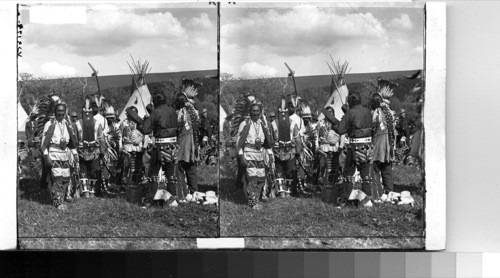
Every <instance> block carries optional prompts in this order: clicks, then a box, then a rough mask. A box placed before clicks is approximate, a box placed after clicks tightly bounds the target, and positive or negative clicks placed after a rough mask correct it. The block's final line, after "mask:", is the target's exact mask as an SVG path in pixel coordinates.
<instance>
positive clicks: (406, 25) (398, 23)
mask: <svg viewBox="0 0 500 278" xmlns="http://www.w3.org/2000/svg"><path fill="white" fill-rule="evenodd" d="M388 26H389V27H390V28H393V29H400V30H411V29H413V22H412V21H411V19H410V16H409V15H408V14H401V15H400V16H399V17H398V18H394V19H393V20H391V21H390V22H389V25H388Z"/></svg>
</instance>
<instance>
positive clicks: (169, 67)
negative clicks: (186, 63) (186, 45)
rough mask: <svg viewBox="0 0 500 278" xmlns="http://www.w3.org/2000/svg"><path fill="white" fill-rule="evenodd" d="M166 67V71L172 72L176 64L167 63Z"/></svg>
mask: <svg viewBox="0 0 500 278" xmlns="http://www.w3.org/2000/svg"><path fill="white" fill-rule="evenodd" d="M167 69H168V71H170V72H174V71H175V70H176V69H177V67H176V66H174V65H168V67H167Z"/></svg>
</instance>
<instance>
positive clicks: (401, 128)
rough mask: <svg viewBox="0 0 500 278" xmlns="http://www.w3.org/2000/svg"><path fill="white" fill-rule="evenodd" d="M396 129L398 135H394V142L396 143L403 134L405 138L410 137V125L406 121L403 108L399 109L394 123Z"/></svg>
mask: <svg viewBox="0 0 500 278" xmlns="http://www.w3.org/2000/svg"><path fill="white" fill-rule="evenodd" d="M396 131H397V132H398V135H397V137H396V143H398V142H399V141H400V140H401V138H402V137H403V136H404V137H406V138H410V125H409V123H408V119H407V118H406V110H405V109H401V110H400V111H399V117H398V120H397V124H396Z"/></svg>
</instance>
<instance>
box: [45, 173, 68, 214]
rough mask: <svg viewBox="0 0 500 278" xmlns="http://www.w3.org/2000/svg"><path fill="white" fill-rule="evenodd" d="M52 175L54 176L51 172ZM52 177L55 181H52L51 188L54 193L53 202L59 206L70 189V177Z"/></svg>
mask: <svg viewBox="0 0 500 278" xmlns="http://www.w3.org/2000/svg"><path fill="white" fill-rule="evenodd" d="M50 176H52V174H50ZM51 179H52V180H53V182H51V183H50V186H49V188H50V193H51V195H52V204H53V205H55V206H56V207H57V206H58V205H60V204H61V203H62V201H63V199H64V195H65V194H66V190H67V189H68V185H69V179H61V178H58V179H56V178H54V177H51Z"/></svg>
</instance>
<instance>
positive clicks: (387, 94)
mask: <svg viewBox="0 0 500 278" xmlns="http://www.w3.org/2000/svg"><path fill="white" fill-rule="evenodd" d="M396 87H398V84H396V83H393V82H391V81H389V80H386V79H379V80H378V82H377V93H379V94H380V95H381V96H382V98H384V99H386V100H388V99H389V98H391V97H392V95H393V94H394V88H396Z"/></svg>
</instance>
